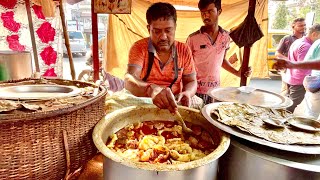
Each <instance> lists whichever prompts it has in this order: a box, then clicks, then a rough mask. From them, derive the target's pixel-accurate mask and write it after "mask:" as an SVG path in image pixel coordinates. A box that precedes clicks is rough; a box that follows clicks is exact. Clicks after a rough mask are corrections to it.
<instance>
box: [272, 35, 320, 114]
mask: <svg viewBox="0 0 320 180" xmlns="http://www.w3.org/2000/svg"><path fill="white" fill-rule="evenodd" d="M276 60H277V62H276V63H275V68H276V69H283V68H290V69H312V72H311V75H310V76H306V77H305V78H304V81H303V86H304V88H305V89H306V94H305V96H304V99H303V101H302V102H301V103H300V104H299V105H298V106H297V108H296V109H295V110H294V114H296V115H298V116H305V117H307V116H308V117H309V116H312V117H314V118H317V117H319V118H320V39H318V40H316V41H315V42H314V43H313V44H312V45H311V47H310V49H309V50H308V53H307V54H306V56H305V58H304V61H302V62H291V61H286V60H283V59H280V60H279V59H276ZM319 120H320V119H319Z"/></svg>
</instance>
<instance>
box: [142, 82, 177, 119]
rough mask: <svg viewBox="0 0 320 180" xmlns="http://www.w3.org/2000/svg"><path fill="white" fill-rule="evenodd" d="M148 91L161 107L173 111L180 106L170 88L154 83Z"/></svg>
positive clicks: (154, 101)
mask: <svg viewBox="0 0 320 180" xmlns="http://www.w3.org/2000/svg"><path fill="white" fill-rule="evenodd" d="M147 91H148V92H147V94H148V95H149V96H150V97H151V98H152V102H153V104H154V105H156V106H158V107H159V108H160V109H168V110H169V111H170V112H171V113H175V112H176V111H177V109H178V106H177V103H176V101H175V98H174V95H173V94H172V92H171V89H170V88H168V87H166V88H164V87H161V86H157V85H154V84H152V85H151V86H150V88H148V90H147Z"/></svg>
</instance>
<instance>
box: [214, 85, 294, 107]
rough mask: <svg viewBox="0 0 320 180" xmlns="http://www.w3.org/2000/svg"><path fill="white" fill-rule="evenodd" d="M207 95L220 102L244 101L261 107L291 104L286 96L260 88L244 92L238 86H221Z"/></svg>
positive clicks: (287, 105)
mask: <svg viewBox="0 0 320 180" xmlns="http://www.w3.org/2000/svg"><path fill="white" fill-rule="evenodd" d="M208 95H209V96H211V97H212V98H214V99H216V100H218V101H221V102H237V103H246V104H251V105H255V106H261V107H272V108H286V107H289V106H291V105H292V104H293V102H292V100H291V99H289V98H287V97H284V96H281V95H279V94H276V93H273V92H270V91H265V90H262V89H255V90H254V91H252V92H251V93H245V92H241V91H240V90H239V87H222V88H215V89H212V90H210V91H208Z"/></svg>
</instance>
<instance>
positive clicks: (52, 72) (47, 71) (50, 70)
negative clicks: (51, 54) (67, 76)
mask: <svg viewBox="0 0 320 180" xmlns="http://www.w3.org/2000/svg"><path fill="white" fill-rule="evenodd" d="M43 76H50V77H57V74H56V73H55V72H54V68H49V69H47V70H46V72H45V73H44V74H43Z"/></svg>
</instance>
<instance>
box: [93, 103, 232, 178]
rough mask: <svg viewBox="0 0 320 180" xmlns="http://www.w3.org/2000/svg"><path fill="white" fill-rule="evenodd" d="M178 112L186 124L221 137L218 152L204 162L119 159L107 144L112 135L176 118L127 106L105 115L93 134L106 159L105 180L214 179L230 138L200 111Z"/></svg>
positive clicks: (151, 107) (152, 108)
mask: <svg viewBox="0 0 320 180" xmlns="http://www.w3.org/2000/svg"><path fill="white" fill-rule="evenodd" d="M179 112H180V113H181V115H182V117H183V119H184V120H185V121H189V122H192V123H193V124H198V125H201V126H202V127H203V128H205V129H206V130H208V132H209V133H211V135H212V136H213V135H215V136H219V138H220V144H219V146H218V147H217V149H215V150H214V151H213V152H212V153H210V154H209V155H207V156H206V157H204V158H202V159H199V160H195V161H191V162H187V163H182V164H176V165H167V164H148V163H142V162H133V161H129V160H128V159H125V158H123V157H120V156H118V155H117V154H116V153H114V152H113V151H112V150H110V149H109V148H107V146H106V145H105V143H106V141H107V138H108V137H109V136H110V135H111V134H112V133H114V132H117V131H118V130H120V129H121V128H123V127H125V126H126V125H128V124H132V123H136V122H143V121H150V120H153V121H154V120H168V121H170V120H171V121H172V120H174V118H175V117H174V116H173V115H172V114H171V113H169V111H168V110H163V109H159V108H157V107H155V106H154V105H145V106H140V107H136V106H131V107H127V108H124V109H120V110H117V111H114V112H112V113H110V114H108V115H106V116H105V118H104V119H102V120H101V121H100V122H99V123H98V124H97V125H96V126H95V128H94V131H93V141H94V143H95V145H96V147H97V148H98V149H99V151H100V152H101V153H102V154H103V155H104V156H105V157H104V171H103V172H104V179H108V180H110V179H111V180H113V179H117V180H128V179H139V180H143V179H146V180H149V179H153V180H157V179H159V180H160V179H161V180H166V179H171V180H172V179H174V180H194V179H197V180H215V179H216V178H217V177H216V176H217V166H218V159H219V157H220V156H222V155H223V153H225V152H226V150H227V149H228V147H229V144H230V138H229V135H227V134H225V133H224V132H222V131H221V130H219V129H217V128H216V127H214V126H213V125H212V124H210V123H209V122H208V121H207V120H206V119H205V118H204V117H203V116H202V115H201V113H200V112H199V111H197V110H193V109H190V108H186V107H179Z"/></svg>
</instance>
